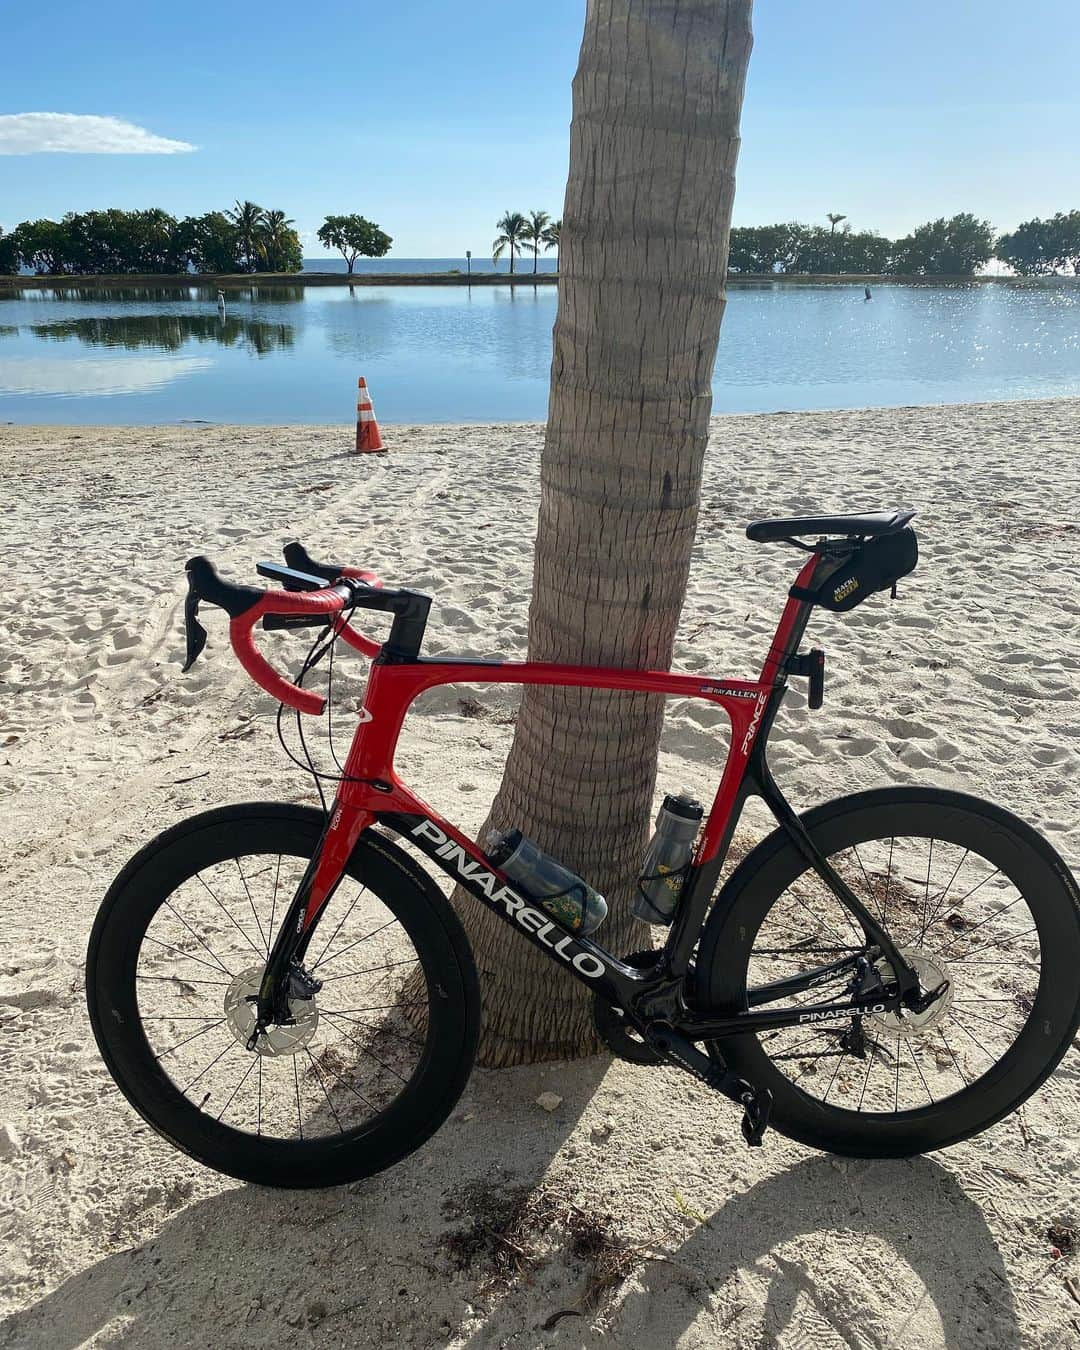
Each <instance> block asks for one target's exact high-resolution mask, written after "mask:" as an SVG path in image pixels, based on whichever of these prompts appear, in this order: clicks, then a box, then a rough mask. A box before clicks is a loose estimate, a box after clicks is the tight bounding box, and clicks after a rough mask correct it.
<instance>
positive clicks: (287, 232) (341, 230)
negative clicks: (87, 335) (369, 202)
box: [0, 201, 393, 276]
mask: <svg viewBox="0 0 1080 1350" xmlns="http://www.w3.org/2000/svg"><path fill="white" fill-rule="evenodd" d="M318 237H319V239H321V240H322V242H323V243H324V244H327V245H329V246H331V247H334V248H339V249H340V250H341V252H342V254H343V255H344V257H345V258H346V260H347V261H348V263H349V271H350V272H351V271H352V269H353V263H354V262H355V260H356V257H357V256H358V255H359V254H367V255H369V256H371V257H381V256H382V255H383V254H384V253H386V251H387V250H388V249H389V247H390V245H391V243H392V242H393V241H392V240H391V238H390V236H389V235H388V234H384V233H383V232H382V230H380V229H379V228H378V226H377V225H374V224H373V223H372V222H371V221H369V220H365V219H364V217H363V216H327V217H326V220H325V222H324V223H323V225H322V227H321V228H320V229H319V231H318ZM303 266H304V255H303V250H302V248H301V245H300V236H299V235H298V234H297V232H296V230H295V228H294V222H293V221H292V220H290V219H289V218H288V217H287V216H286V214H285V212H284V211H278V210H267V209H266V208H264V207H262V206H259V205H258V203H257V202H250V201H244V202H239V201H238V202H237V203H236V205H235V206H234V207H233V208H232V210H229V211H208V212H206V213H205V214H204V215H201V216H184V217H183V219H179V220H178V219H177V218H176V217H175V216H171V215H170V214H169V213H168V212H167V211H162V210H161V209H159V208H158V207H151V208H150V209H149V210H146V211H118V210H108V211H70V212H68V214H67V215H66V216H64V217H63V219H62V220H24V221H23V222H22V223H21V224H19V225H16V226H15V228H14V229H13V230H11V231H10V232H9V233H7V234H5V233H4V232H3V231H2V230H0V273H7V274H9V275H10V274H14V273H16V272H18V271H19V269H20V267H28V268H30V269H31V270H32V271H34V272H40V273H43V274H47V275H50V276H94V275H97V276H113V275H122V274H124V273H160V274H175V273H178V272H188V271H195V272H226V273H227V272H252V273H258V272H300V271H302V270H303Z"/></svg>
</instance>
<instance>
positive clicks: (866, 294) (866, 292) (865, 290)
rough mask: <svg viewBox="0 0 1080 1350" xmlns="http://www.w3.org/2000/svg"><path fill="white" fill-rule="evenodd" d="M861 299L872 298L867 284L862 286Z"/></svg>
mask: <svg viewBox="0 0 1080 1350" xmlns="http://www.w3.org/2000/svg"><path fill="white" fill-rule="evenodd" d="M863 299H864V300H872V299H873V296H872V295H871V294H870V287H869V286H864V287H863Z"/></svg>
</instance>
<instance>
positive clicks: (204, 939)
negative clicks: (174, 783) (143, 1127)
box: [86, 804, 479, 1186]
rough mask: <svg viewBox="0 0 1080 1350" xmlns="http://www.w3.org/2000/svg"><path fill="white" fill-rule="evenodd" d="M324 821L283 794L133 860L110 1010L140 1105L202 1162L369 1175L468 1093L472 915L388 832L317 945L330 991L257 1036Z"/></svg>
mask: <svg viewBox="0 0 1080 1350" xmlns="http://www.w3.org/2000/svg"><path fill="white" fill-rule="evenodd" d="M321 828H322V817H321V815H320V814H319V813H318V812H317V811H313V810H310V809H307V808H304V807H299V806H286V805H274V804H254V805H243V806H231V807H226V808H223V809H221V810H215V811H209V812H207V813H206V814H204V815H200V816H196V817H194V818H192V819H191V820H188V821H184V822H183V823H182V824H180V825H178V826H176V827H175V828H174V829H171V830H168V831H166V832H165V833H164V834H162V835H161V836H159V837H158V838H157V839H155V840H153V841H152V842H151V843H150V844H149V845H147V847H146V848H144V849H143V850H142V851H141V852H140V853H139V854H138V855H137V856H136V857H135V858H133V859H132V861H131V862H130V863H129V864H128V865H127V867H125V868H124V870H123V872H121V874H120V876H119V877H118V878H117V880H116V881H115V882H114V883H113V886H112V888H111V889H110V891H109V894H108V895H107V896H106V898H105V901H104V903H103V904H102V907H101V910H100V912H99V914H98V917H97V921H96V923H95V924H94V929H93V933H92V935H91V938H90V945H89V951H88V954H87V979H86V987H87V999H88V1004H89V1010H90V1020H91V1023H92V1025H93V1028H94V1034H95V1036H96V1037H97V1041H98V1046H99V1047H100V1050H101V1053H102V1056H103V1057H104V1059H105V1062H106V1064H107V1065H108V1067H109V1070H110V1072H111V1073H112V1075H113V1077H114V1079H115V1080H116V1082H117V1085H118V1086H119V1087H120V1089H121V1091H122V1092H123V1093H124V1095H125V1096H126V1097H127V1099H128V1101H129V1102H130V1103H131V1104H132V1105H133V1106H134V1107H135V1109H136V1110H137V1111H138V1112H139V1114H140V1115H141V1116H142V1117H143V1118H144V1119H145V1120H146V1121H147V1122H148V1123H149V1124H150V1125H152V1126H153V1127H154V1129H156V1130H157V1131H158V1132H159V1133H160V1134H162V1135H164V1136H165V1137H166V1138H167V1139H169V1140H170V1141H171V1142H172V1143H174V1144H175V1145H176V1146H177V1147H178V1148H181V1149H183V1150H184V1151H185V1152H187V1153H189V1154H191V1156H192V1157H195V1158H197V1159H198V1160H199V1161H200V1162H202V1163H205V1164H206V1165H207V1166H209V1167H213V1168H215V1169H216V1170H217V1171H220V1172H226V1173H228V1174H230V1175H232V1176H236V1177H240V1178H243V1179H245V1180H248V1181H257V1182H262V1183H263V1184H265V1185H271V1186H328V1185H336V1184H339V1183H341V1182H345V1181H352V1180H354V1179H356V1178H358V1177H362V1176H368V1175H370V1174H372V1173H374V1172H378V1171H381V1170H382V1169H384V1168H386V1167H389V1166H390V1165H391V1164H392V1163H394V1162H397V1161H398V1160H399V1159H400V1158H403V1157H405V1156H406V1154H408V1153H411V1152H412V1151H413V1150H414V1149H416V1148H418V1147H419V1146H420V1145H421V1144H422V1143H423V1142H424V1141H425V1140H426V1139H427V1138H428V1137H429V1136H430V1135H432V1134H433V1133H434V1132H435V1130H437V1129H438V1128H439V1126H440V1125H441V1124H442V1122H443V1121H444V1120H445V1118H446V1116H447V1115H448V1114H449V1112H450V1111H451V1109H452V1108H453V1106H454V1103H455V1102H456V1101H457V1099H458V1097H459V1096H460V1093H461V1090H462V1088H463V1087H464V1085H465V1082H466V1080H467V1078H468V1075H469V1071H470V1069H471V1067H472V1061H473V1055H474V1052H475V1046H476V1039H477V1035H478V1030H479V993H478V986H477V979H476V970H475V966H474V964H473V960H472V955H471V952H470V950H469V946H468V941H467V939H466V937H465V934H464V932H463V930H462V928H461V925H460V923H459V921H458V919H457V918H456V916H455V915H454V913H453V911H452V910H451V909H450V907H449V905H448V904H447V903H446V901H445V899H444V898H443V896H442V894H441V893H440V892H439V891H438V889H437V888H436V887H435V886H434V885H433V883H432V882H431V881H430V879H429V878H428V877H427V876H426V874H425V873H424V872H422V871H421V870H420V869H419V868H418V867H416V866H415V865H414V864H413V863H412V861H411V860H410V859H409V858H408V857H407V856H406V855H404V854H402V853H401V851H400V850H399V849H397V848H396V847H395V846H394V845H393V844H392V843H391V842H390V841H389V840H388V839H386V838H385V837H383V836H381V835H378V834H376V833H373V832H371V831H369V832H368V833H367V834H365V835H364V836H362V838H361V840H360V842H359V844H358V845H357V847H356V849H355V850H354V852H353V856H352V858H351V859H350V862H349V867H348V869H347V874H346V876H345V877H344V878H343V880H342V882H341V884H340V885H339V887H338V889H337V891H336V892H335V894H334V895H333V896H332V897H331V899H330V901H329V902H328V903H327V906H326V908H325V910H324V912H323V913H322V914H321V915H320V917H319V922H318V925H317V927H316V929H315V931H314V936H313V940H312V942H311V944H310V947H309V949H308V954H307V957H306V959H305V965H306V968H307V970H308V971H309V972H310V973H311V974H312V975H313V976H314V977H315V978H316V979H318V980H321V981H322V988H321V989H320V990H319V991H318V992H317V993H316V994H315V996H314V997H313V998H303V997H297V998H294V999H293V1000H292V1001H291V1005H290V1006H291V1011H292V1015H293V1023H292V1024H291V1025H286V1026H274V1027H271V1028H269V1029H268V1031H267V1032H266V1033H264V1034H263V1035H262V1036H261V1037H260V1039H259V1042H258V1043H257V1046H256V1048H255V1049H248V1043H249V1040H250V1036H251V1032H252V1030H253V1027H254V1023H255V1013H254V1004H253V1003H252V1002H251V1001H250V1000H251V997H252V995H254V994H255V993H256V992H257V989H258V984H259V980H260V978H261V974H262V970H263V967H264V965H265V962H266V959H267V955H268V952H269V949H270V946H271V944H272V942H273V939H274V936H275V935H276V932H277V926H279V925H280V922H281V920H282V919H283V918H284V914H285V911H286V909H287V907H288V904H289V901H290V900H291V898H292V896H293V894H294V892H295V889H296V886H297V883H298V881H299V879H300V876H301V875H302V873H303V871H304V868H305V867H306V865H307V863H308V860H309V859H310V858H311V856H312V853H313V851H314V849H315V848H316V846H317V844H318V840H319V837H320V833H321ZM417 973H419V976H420V978H419V979H417V978H415V976H416V974H417ZM410 977H414V978H410Z"/></svg>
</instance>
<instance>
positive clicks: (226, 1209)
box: [0, 1057, 610, 1350]
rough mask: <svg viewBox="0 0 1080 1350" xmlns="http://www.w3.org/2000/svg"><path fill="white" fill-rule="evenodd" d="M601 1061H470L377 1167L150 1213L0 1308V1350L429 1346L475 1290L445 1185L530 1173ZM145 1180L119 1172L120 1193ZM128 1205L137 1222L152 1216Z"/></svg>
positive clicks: (239, 1190)
mask: <svg viewBox="0 0 1080 1350" xmlns="http://www.w3.org/2000/svg"><path fill="white" fill-rule="evenodd" d="M609 1068H610V1061H609V1060H608V1059H607V1058H606V1057H604V1058H600V1057H597V1058H595V1059H589V1060H583V1061H578V1062H575V1063H573V1064H562V1063H555V1064H539V1065H530V1066H526V1067H523V1068H516V1069H504V1070H500V1071H498V1072H491V1071H485V1070H480V1069H478V1070H476V1071H474V1073H473V1076H472V1078H471V1080H470V1082H469V1084H468V1086H467V1088H466V1090H465V1093H464V1094H463V1096H462V1098H461V1100H460V1102H459V1103H458V1105H457V1107H456V1108H455V1110H454V1112H453V1113H452V1115H451V1116H450V1118H449V1120H447V1121H446V1123H445V1124H444V1125H443V1126H442V1128H441V1129H440V1130H439V1132H438V1134H437V1135H436V1136H435V1138H434V1139H433V1140H431V1141H430V1142H429V1143H428V1144H427V1145H426V1146H425V1147H424V1148H423V1149H421V1150H420V1151H419V1152H418V1153H414V1154H413V1155H411V1156H410V1157H408V1158H406V1159H405V1160H404V1161H403V1162H401V1163H399V1164H398V1165H397V1166H396V1167H394V1168H392V1169H390V1171H388V1172H384V1173H382V1174H380V1175H377V1176H374V1177H370V1178H367V1179H366V1180H363V1181H360V1182H356V1183H354V1184H353V1185H351V1186H343V1187H336V1188H334V1189H328V1190H316V1191H284V1190H280V1191H275V1190H270V1189H265V1188H262V1187H258V1186H248V1185H243V1184H237V1185H236V1186H234V1187H233V1188H232V1189H230V1190H226V1191H223V1192H221V1193H219V1194H217V1195H213V1196H211V1197H209V1198H207V1199H204V1200H201V1201H196V1202H195V1203H189V1204H187V1205H186V1207H185V1208H183V1209H182V1210H180V1211H178V1212H177V1213H175V1215H174V1216H172V1217H169V1216H166V1215H162V1216H161V1219H160V1222H159V1223H158V1224H157V1226H156V1230H155V1231H154V1233H153V1235H152V1236H150V1237H148V1238H147V1237H145V1236H144V1237H143V1239H142V1240H141V1241H135V1243H134V1245H132V1246H130V1247H128V1249H127V1250H124V1251H119V1252H116V1253H115V1254H114V1255H110V1256H108V1257H106V1258H105V1259H104V1260H101V1261H98V1262H96V1263H95V1264H93V1265H90V1266H88V1267H86V1268H85V1269H82V1270H80V1271H79V1272H78V1273H76V1274H73V1275H71V1276H70V1278H68V1279H66V1280H65V1281H64V1282H63V1283H62V1284H61V1285H59V1286H58V1287H57V1288H56V1289H54V1290H53V1291H52V1292H51V1293H49V1294H47V1295H46V1296H45V1297H44V1298H41V1299H40V1300H39V1301H38V1302H36V1303H34V1304H32V1305H30V1306H28V1307H26V1308H25V1309H23V1310H21V1311H19V1312H16V1313H13V1314H10V1315H9V1316H7V1317H5V1318H3V1319H2V1320H0V1350H75V1347H77V1346H81V1345H83V1344H84V1343H85V1342H87V1341H93V1343H94V1344H98V1343H102V1344H107V1345H110V1346H130V1347H136V1348H137V1350H166V1347H167V1350H176V1347H177V1346H183V1347H184V1350H203V1348H204V1347H205V1350H233V1347H238V1348H239V1347H244V1350H253V1347H264V1346H266V1347H269V1346H275V1347H276V1346H281V1345H288V1346H289V1347H293V1346H308V1345H312V1346H315V1345H318V1346H320V1347H322V1346H331V1345H332V1346H338V1345H342V1346H349V1347H354V1346H355V1347H367V1346H383V1345H388V1346H391V1345H392V1346H397V1345H403V1344H408V1345H416V1346H428V1345H431V1346H439V1345H443V1344H445V1342H446V1341H447V1340H448V1339H449V1338H450V1334H451V1333H452V1332H453V1330H454V1329H455V1328H456V1327H458V1326H460V1325H461V1323H462V1322H463V1321H464V1320H465V1318H466V1317H467V1315H468V1314H467V1311H466V1309H467V1308H468V1307H469V1305H470V1302H471V1300H472V1298H473V1297H474V1296H475V1293H476V1288H475V1282H474V1281H472V1280H470V1279H468V1278H466V1277H464V1276H462V1277H460V1278H455V1272H454V1271H453V1268H452V1266H451V1265H450V1263H448V1262H447V1260H446V1258H445V1255H444V1254H443V1252H442V1250H441V1247H440V1238H441V1237H442V1235H443V1234H445V1233H447V1232H451V1231H454V1230H455V1228H456V1227H457V1226H459V1219H458V1218H456V1217H455V1216H454V1215H453V1214H450V1215H448V1214H447V1212H446V1200H447V1197H448V1196H452V1195H454V1194H460V1193H461V1192H462V1191H464V1190H466V1189H467V1188H468V1187H469V1186H470V1185H474V1184H482V1185H484V1186H495V1187H498V1186H506V1187H508V1188H511V1187H518V1186H535V1185H538V1184H539V1183H540V1182H541V1181H542V1180H543V1178H544V1176H545V1173H546V1172H547V1170H548V1168H549V1167H550V1165H551V1163H552V1160H553V1158H554V1157H555V1156H556V1154H557V1153H558V1152H559V1150H560V1149H561V1148H562V1147H563V1145H564V1144H565V1143H566V1141H567V1139H568V1138H569V1136H570V1135H571V1134H572V1133H573V1132H574V1130H575V1127H576V1126H577V1125H578V1123H579V1120H580V1117H581V1114H582V1112H583V1111H584V1110H585V1109H586V1107H587V1106H588V1105H589V1103H590V1102H591V1101H592V1099H593V1097H594V1095H595V1093H596V1092H597V1089H598V1088H599V1087H600V1085H601V1083H602V1080H603V1078H604V1076H605V1074H606V1073H607V1072H608V1070H609ZM552 1089H554V1090H555V1091H556V1092H557V1093H558V1094H559V1095H560V1096H561V1097H562V1102H561V1105H560V1106H559V1107H558V1109H557V1110H555V1111H554V1112H548V1111H547V1110H544V1109H541V1107H540V1106H539V1105H538V1104H537V1100H536V1099H537V1097H539V1096H540V1095H541V1094H542V1093H544V1092H547V1091H549V1090H552ZM119 1109H124V1108H122V1107H121V1108H119ZM160 1148H161V1149H162V1150H163V1156H164V1157H166V1158H168V1157H169V1155H168V1154H167V1153H165V1152H164V1151H165V1150H166V1149H167V1146H166V1145H165V1144H161V1145H160ZM172 1156H173V1157H175V1155H172ZM169 1161H170V1162H171V1158H170V1159H169ZM166 1166H168V1163H166ZM169 1171H170V1172H171V1173H172V1175H173V1176H174V1177H175V1176H176V1175H177V1169H176V1168H175V1167H170V1168H169ZM196 1174H199V1175H207V1174H203V1173H201V1170H200V1169H198V1168H197V1167H196V1165H195V1164H194V1163H192V1164H191V1175H192V1176H195V1175H196ZM148 1180H150V1181H152V1180H154V1178H153V1177H149V1178H148V1177H146V1176H139V1177H134V1176H133V1177H132V1189H133V1192H135V1191H138V1190H140V1189H142V1190H145V1183H146V1182H147V1181H148ZM156 1189H157V1190H158V1192H159V1194H160V1191H161V1189H163V1188H162V1187H157V1188H156ZM165 1189H167V1187H166V1188H165ZM138 1217H139V1218H140V1219H141V1232H142V1234H144V1235H145V1233H146V1230H147V1227H148V1226H149V1223H152V1222H153V1220H154V1219H155V1218H156V1217H157V1214H156V1212H155V1213H154V1215H153V1217H152V1218H150V1219H149V1220H148V1217H147V1215H145V1214H143V1215H140V1216H138ZM113 1240H114V1242H116V1241H117V1240H120V1241H122V1240H123V1237H122V1235H120V1236H119V1237H114V1239H113Z"/></svg>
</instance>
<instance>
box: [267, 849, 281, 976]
mask: <svg viewBox="0 0 1080 1350" xmlns="http://www.w3.org/2000/svg"><path fill="white" fill-rule="evenodd" d="M280 880H281V854H280V853H279V854H278V855H277V867H275V869H274V894H273V895H272V896H271V897H270V923H269V926H268V927H267V930H266V956H267V960H269V959H270V944H271V943H272V942H273V940H274V916H275V915H276V914H277V893H278V882H279V881H280Z"/></svg>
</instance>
